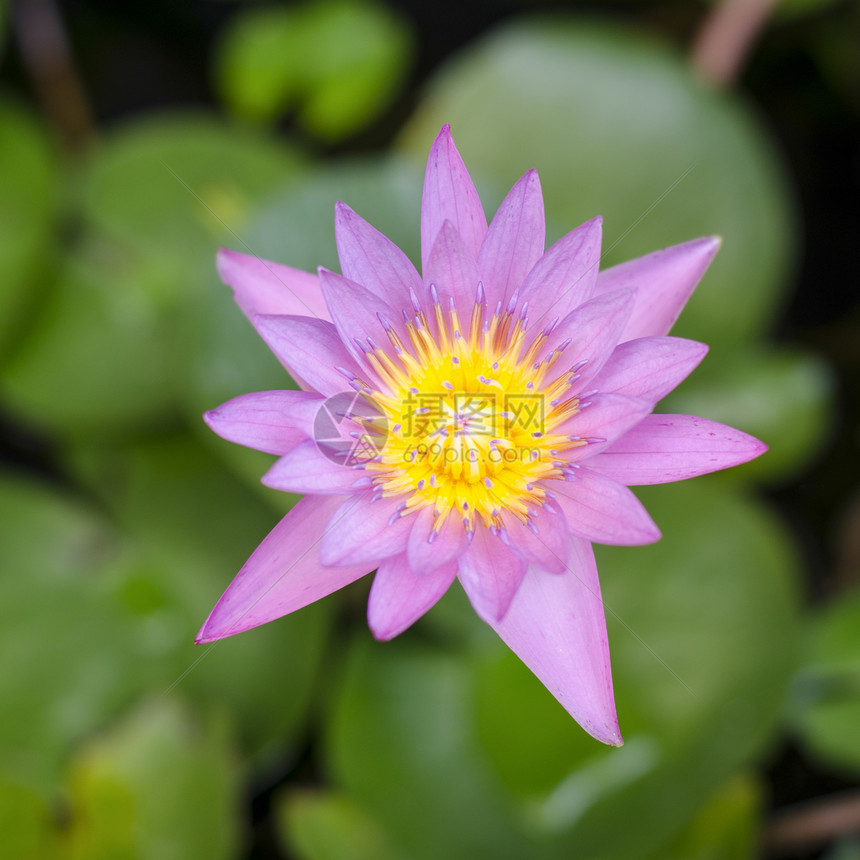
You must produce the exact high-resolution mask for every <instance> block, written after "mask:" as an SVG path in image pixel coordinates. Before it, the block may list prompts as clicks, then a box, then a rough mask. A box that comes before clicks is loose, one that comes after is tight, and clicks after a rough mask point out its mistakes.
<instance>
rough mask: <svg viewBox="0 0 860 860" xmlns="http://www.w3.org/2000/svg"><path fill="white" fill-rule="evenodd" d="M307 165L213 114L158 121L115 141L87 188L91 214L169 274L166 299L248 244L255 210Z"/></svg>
mask: <svg viewBox="0 0 860 860" xmlns="http://www.w3.org/2000/svg"><path fill="white" fill-rule="evenodd" d="M302 166H303V162H302V159H301V158H299V156H298V155H297V154H296V152H295V150H293V149H291V148H289V147H287V146H285V145H283V144H281V143H279V142H277V141H275V140H273V139H271V138H267V137H263V136H261V135H258V134H255V133H254V132H253V131H251V130H249V129H246V128H242V127H239V126H235V125H230V124H228V123H225V122H223V121H220V120H217V119H215V118H214V117H210V116H206V115H202V114H201V115H197V116H195V115H189V114H183V115H181V116H180V115H177V116H173V117H171V116H161V117H152V118H150V119H146V120H140V121H137V122H135V123H132V124H129V125H126V126H124V127H122V128H120V129H118V130H116V131H115V132H113V134H112V135H110V136H109V137H107V138H106V140H105V142H104V144H103V145H102V147H101V148H100V149H99V150H98V151H97V152H96V154H95V155H94V157H93V159H92V161H91V163H90V165H89V170H88V171H87V173H86V175H85V177H84V181H83V185H82V192H81V193H82V204H83V210H84V214H85V216H86V218H87V220H88V221H89V223H90V224H92V225H94V226H95V227H96V228H98V230H99V232H103V233H104V234H105V235H107V236H110V237H113V238H115V239H116V240H117V241H118V242H119V243H120V245H121V246H122V247H123V248H124V249H128V250H129V251H130V252H132V253H134V254H136V255H139V256H140V257H142V258H143V262H144V263H145V264H146V265H147V266H148V267H150V268H154V269H157V270H159V271H160V273H161V276H162V277H161V283H162V285H163V294H162V300H163V302H164V304H166V305H167V306H171V305H175V304H176V303H177V300H181V299H182V298H183V296H185V295H186V294H187V291H188V289H189V287H190V286H194V285H196V283H197V282H196V281H194V282H193V283H192V284H191V285H189V283H187V278H188V273H189V271H190V272H191V273H192V274H193V273H195V272H198V271H199V269H198V267H199V266H201V265H204V264H206V263H208V262H209V261H210V260H211V259H212V256H214V251H215V249H216V248H217V247H218V246H219V245H230V244H234V243H236V242H237V241H239V242H241V239H242V238H243V236H244V231H245V227H246V223H247V218H248V217H249V216H250V214H251V213H252V212H253V208H254V206H255V204H256V203H257V202H258V201H260V200H261V199H262V198H263V197H265V196H266V195H267V194H268V193H269V192H270V191H271V189H272V188H274V187H276V186H277V185H279V184H283V183H284V182H286V181H287V180H288V179H289V178H291V177H294V176H295V175H296V173H297V172H298V170H299V169H300V168H301V167H302Z"/></svg>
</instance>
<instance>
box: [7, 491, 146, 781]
mask: <svg viewBox="0 0 860 860" xmlns="http://www.w3.org/2000/svg"><path fill="white" fill-rule="evenodd" d="M0 517H2V521H3V523H4V528H3V531H2V537H0V569H2V571H3V577H2V579H0V648H2V650H3V653H5V654H8V655H14V659H8V660H4V661H3V663H2V665H0V689H2V691H3V701H4V707H3V721H2V725H0V757H2V759H3V762H4V766H5V767H6V768H8V769H9V772H10V773H14V774H17V775H19V776H20V778H21V779H25V780H27V781H29V782H31V783H32V784H35V785H46V784H50V782H51V781H52V780H53V779H54V778H55V777H56V774H57V772H58V767H59V764H60V762H61V760H62V757H63V756H64V755H65V754H66V753H67V752H68V750H69V748H70V747H71V746H72V745H73V744H74V743H75V742H76V741H77V740H78V739H79V738H81V737H82V736H84V735H86V734H87V733H89V732H91V731H93V730H94V729H95V728H96V727H97V726H99V725H100V724H101V723H102V722H103V721H104V720H106V719H107V718H109V716H110V715H111V714H113V713H115V711H116V709H117V708H118V707H119V706H120V705H121V704H122V703H123V702H124V701H125V700H126V699H127V697H128V695H129V689H130V688H133V687H134V681H133V680H132V678H131V672H130V648H129V639H128V636H127V630H126V628H125V627H124V625H123V624H122V618H121V617H118V615H117V613H115V612H114V611H113V606H112V602H111V597H110V588H111V580H110V576H109V574H108V573H107V571H108V566H109V564H110V563H111V562H112V560H113V559H114V558H115V556H116V553H117V550H118V543H119V541H118V538H117V535H116V534H115V532H114V531H113V530H112V529H111V528H110V527H109V525H108V524H107V523H105V522H104V521H103V520H102V519H101V518H100V517H99V516H98V515H96V514H95V513H94V512H93V511H92V510H91V509H89V508H88V506H86V505H85V504H83V503H82V500H81V499H76V498H74V497H70V496H69V495H68V494H66V493H59V492H57V491H54V490H52V489H51V488H49V487H47V486H45V485H42V484H38V483H35V482H31V481H26V480H24V479H21V478H13V477H10V476H3V478H2V480H0Z"/></svg>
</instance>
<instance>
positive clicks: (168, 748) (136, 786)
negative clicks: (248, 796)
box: [67, 699, 241, 860]
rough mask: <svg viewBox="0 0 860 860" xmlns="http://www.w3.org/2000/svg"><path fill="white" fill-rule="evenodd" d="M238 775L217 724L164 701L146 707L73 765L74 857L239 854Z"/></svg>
mask: <svg viewBox="0 0 860 860" xmlns="http://www.w3.org/2000/svg"><path fill="white" fill-rule="evenodd" d="M240 776H241V773H240V769H239V767H238V764H237V761H236V756H235V752H234V751H233V749H232V748H231V746H230V743H229V741H228V739H227V738H226V737H225V736H224V733H223V731H221V730H220V729H219V727H218V726H217V725H209V726H207V727H203V726H201V725H199V724H198V722H197V721H196V720H195V719H193V718H192V716H191V715H190V714H189V713H188V712H187V711H185V710H184V709H183V708H181V707H179V706H178V705H177V704H176V703H175V702H168V701H166V700H164V699H161V700H156V701H153V702H151V703H149V704H148V705H145V706H141V707H139V708H138V709H137V710H136V711H134V712H133V713H132V714H130V715H129V717H128V718H127V719H126V720H124V721H123V722H122V723H119V724H117V725H115V726H113V727H112V728H111V730H110V731H109V732H106V733H104V734H102V735H100V736H98V737H96V738H94V739H93V740H92V741H91V742H90V743H89V744H88V745H87V747H85V748H84V749H82V750H81V752H80V753H79V754H78V756H77V757H76V759H75V761H74V762H73V764H72V765H71V767H70V772H69V782H70V787H71V800H72V810H73V813H72V819H71V823H70V826H69V829H68V834H67V838H68V843H69V857H70V860H78V858H80V860H84V858H86V860H102V858H104V860H115V858H126V857H128V858H132V857H133V858H140V860H172V858H175V860H186V858H191V857H200V858H203V857H207V858H213V860H217V858H224V859H225V860H227V858H232V857H235V856H236V852H237V850H238V848H239V836H240V819H239V815H238V807H239V801H240V791H241V782H240Z"/></svg>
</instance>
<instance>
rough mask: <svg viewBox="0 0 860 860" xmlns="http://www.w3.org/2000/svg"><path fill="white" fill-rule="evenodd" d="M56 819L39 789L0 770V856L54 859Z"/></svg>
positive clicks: (40, 859) (56, 855) (20, 858)
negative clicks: (36, 789) (32, 787)
mask: <svg viewBox="0 0 860 860" xmlns="http://www.w3.org/2000/svg"><path fill="white" fill-rule="evenodd" d="M58 849H59V845H58V839H57V829H56V825H55V822H54V821H53V820H52V818H51V814H50V811H49V809H48V806H47V804H46V803H45V801H44V798H42V797H41V796H40V795H39V794H38V793H37V792H35V791H33V790H32V789H30V788H28V787H26V786H25V785H22V784H21V783H19V782H17V781H15V780H12V779H9V778H8V777H6V775H5V774H3V773H0V855H2V856H3V857H14V858H15V860H55V858H57V857H58Z"/></svg>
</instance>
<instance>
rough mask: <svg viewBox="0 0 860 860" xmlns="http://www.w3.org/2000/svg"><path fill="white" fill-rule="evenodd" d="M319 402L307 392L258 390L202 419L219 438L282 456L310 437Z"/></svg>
mask: <svg viewBox="0 0 860 860" xmlns="http://www.w3.org/2000/svg"><path fill="white" fill-rule="evenodd" d="M322 403H323V398H322V397H320V396H319V395H318V394H313V393H310V392H307V391H260V392H257V393H255V394H243V395H241V396H240V397H234V398H233V399H232V400H229V401H227V403H224V404H223V405H222V406H219V407H218V408H217V409H211V410H210V411H209V412H207V413H206V414H205V415H204V416H203V420H204V421H205V422H206V423H207V424H208V425H209V427H210V428H211V429H212V430H213V431H214V432H215V433H217V434H218V435H219V436H220V437H221V438H222V439H227V440H228V441H230V442H236V443H237V444H239V445H245V446H246V447H248V448H253V449H254V450H256V451H265V452H266V453H267V454H286V453H287V451H290V450H292V448H294V447H295V446H296V445H297V444H298V443H299V442H301V441H303V440H304V439H307V438H308V437H310V436H312V435H313V425H314V417H315V415H316V413H317V410H318V409H319V407H320V405H321V404H322Z"/></svg>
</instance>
